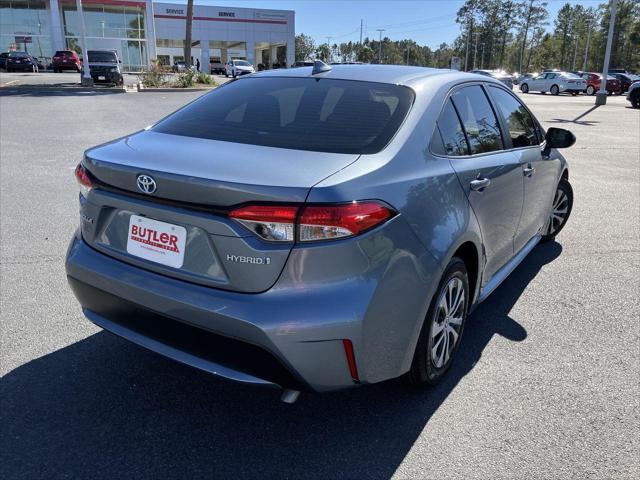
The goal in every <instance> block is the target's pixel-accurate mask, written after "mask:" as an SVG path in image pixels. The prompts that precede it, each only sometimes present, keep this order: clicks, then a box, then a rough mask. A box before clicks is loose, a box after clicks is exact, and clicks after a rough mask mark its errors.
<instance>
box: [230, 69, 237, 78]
mask: <svg viewBox="0 0 640 480" xmlns="http://www.w3.org/2000/svg"><path fill="white" fill-rule="evenodd" d="M237 75H238V74H237V73H236V71H235V70H231V76H232V77H233V78H236V76H237Z"/></svg>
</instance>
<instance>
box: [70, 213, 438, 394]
mask: <svg viewBox="0 0 640 480" xmlns="http://www.w3.org/2000/svg"><path fill="white" fill-rule="evenodd" d="M396 223H397V225H396V226H394V228H393V229H392V230H394V231H395V232H393V233H392V235H391V237H392V238H394V240H395V241H396V242H398V243H399V244H400V246H403V245H402V243H401V242H403V243H404V246H405V247H407V248H406V249H403V250H402V252H403V253H402V256H399V255H398V253H397V252H393V251H391V252H389V257H388V260H389V262H387V263H382V264H381V265H379V268H376V269H375V271H374V270H372V269H371V264H370V263H369V264H366V265H365V267H366V268H367V270H366V271H364V272H363V273H358V272H356V274H355V275H353V276H352V278H349V279H348V280H345V279H344V278H341V279H336V280H335V281H333V282H332V281H331V279H330V278H329V279H327V278H323V282H321V283H317V284H315V285H312V284H311V283H310V282H303V281H301V280H304V277H305V275H307V272H309V271H311V270H312V269H311V263H312V261H311V260H310V257H312V256H313V255H311V254H309V252H299V253H297V252H296V251H295V249H294V251H293V252H292V254H291V256H292V258H290V260H289V262H291V263H292V264H293V265H292V267H291V268H290V269H285V272H283V274H282V276H281V278H280V280H279V281H278V282H277V283H276V285H275V286H274V287H273V288H271V289H270V290H269V291H267V292H265V293H260V294H244V293H236V292H229V291H224V290H218V289H213V288H210V287H206V286H201V285H196V284H192V283H189V282H185V281H183V280H178V279H174V278H169V277H167V276H164V275H161V274H158V273H153V272H150V271H147V270H144V269H142V268H139V267H136V266H133V265H130V264H127V263H124V262H121V261H119V260H116V259H114V258H112V257H109V256H107V255H104V254H102V253H100V252H98V251H96V250H94V249H93V248H91V247H90V246H89V245H87V244H86V243H85V242H84V241H83V240H82V239H81V237H80V235H79V234H76V235H75V236H74V237H73V239H72V241H71V244H70V246H69V250H68V253H67V260H66V271H67V277H68V279H69V283H70V285H71V287H72V289H73V291H74V293H75V295H76V297H77V298H78V300H79V302H80V304H81V305H82V309H83V312H84V314H85V315H86V316H87V317H88V318H89V319H90V320H91V321H93V322H94V323H96V324H97V325H99V326H100V327H102V328H104V329H106V330H109V331H111V332H113V333H115V334H117V335H120V336H122V337H124V338H126V339H128V340H130V341H132V342H134V343H137V344H139V345H142V346H143V347H145V348H148V349H150V350H153V351H155V352H157V353H160V354H162V355H164V356H167V357H170V358H173V359H175V360H178V361H180V362H182V363H185V364H188V365H191V366H194V367H196V368H199V369H201V370H205V371H207V372H210V373H213V374H216V375H219V376H221V377H225V378H228V379H231V380H235V381H239V382H244V383H249V384H254V385H265V386H280V387H285V388H293V389H297V390H312V391H318V392H322V391H330V390H337V389H343V388H349V387H353V386H355V385H357V384H358V383H373V382H378V381H382V380H386V379H388V378H392V377H396V376H399V375H401V374H402V373H404V372H406V371H407V370H408V368H409V366H410V363H411V358H412V355H413V349H414V347H415V342H416V341H417V336H418V333H419V330H420V327H421V324H422V319H423V318H424V315H425V314H426V309H427V308H428V303H429V298H430V296H431V294H432V293H433V291H432V290H433V289H435V286H436V285H437V279H439V275H440V271H439V267H438V266H437V265H436V264H435V262H433V261H432V260H431V257H430V256H429V255H428V254H426V255H419V256H413V255H410V253H409V252H410V250H411V249H410V245H409V244H411V243H412V240H411V235H410V233H409V232H408V231H407V230H406V229H405V227H404V224H401V223H400V222H396ZM406 228H408V227H406ZM365 237H366V235H365ZM378 237H380V235H378ZM387 238H389V236H387ZM364 241H365V242H367V240H366V239H365V240H364ZM371 241H372V239H369V240H368V242H369V243H370V242H371ZM345 244H346V243H345ZM336 248H337V249H339V248H346V247H343V246H337V247H336ZM349 248H353V247H349ZM358 249H360V250H361V245H359V246H358ZM326 250H327V248H326V247H323V248H322V249H318V250H317V253H318V254H320V253H321V252H325V251H326ZM339 253H340V252H333V253H330V254H332V255H336V254H339ZM323 260H324V259H319V264H322V263H323ZM305 261H306V262H307V268H306V271H305V270H303V268H302V263H301V262H305ZM422 262H426V264H424V263H422ZM376 267H378V266H376ZM298 269H299V270H298ZM313 275H315V274H314V273H313V272H312V273H311V274H310V276H309V278H311V276H313ZM343 339H350V340H351V341H352V343H353V346H354V350H355V357H356V362H357V367H358V374H359V382H355V381H354V380H353V379H352V378H351V373H350V371H349V365H348V362H347V358H346V354H345V351H344V345H343V342H342V340H343Z"/></svg>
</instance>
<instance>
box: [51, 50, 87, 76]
mask: <svg viewBox="0 0 640 480" xmlns="http://www.w3.org/2000/svg"><path fill="white" fill-rule="evenodd" d="M51 68H52V69H53V71H54V72H56V73H57V72H62V71H63V70H75V71H76V72H79V71H80V70H82V61H81V60H80V57H79V56H78V54H77V53H76V52H74V51H73V50H58V51H57V52H56V54H55V55H54V56H53V59H52V60H51Z"/></svg>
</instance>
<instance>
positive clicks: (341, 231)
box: [229, 200, 395, 242]
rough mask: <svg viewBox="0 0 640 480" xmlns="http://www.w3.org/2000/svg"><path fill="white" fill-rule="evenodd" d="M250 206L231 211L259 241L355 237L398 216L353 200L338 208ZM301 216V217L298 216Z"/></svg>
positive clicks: (372, 202) (379, 204)
mask: <svg viewBox="0 0 640 480" xmlns="http://www.w3.org/2000/svg"><path fill="white" fill-rule="evenodd" d="M299 211H300V207H298V206H291V205H247V206H244V207H239V208H237V209H235V210H232V211H231V212H230V213H229V217H231V218H233V219H235V220H237V221H238V222H240V223H241V224H242V225H244V226H245V227H247V228H248V229H249V230H251V231H252V232H253V233H255V234H256V235H258V236H259V237H260V238H262V239H264V240H269V241H280V242H292V241H294V240H295V239H296V230H297V240H298V241H300V242H314V241H319V240H332V239H337V238H344V237H352V236H355V235H359V234H361V233H363V232H365V231H367V230H370V229H372V228H374V227H376V226H378V225H380V224H381V223H383V222H385V221H386V220H388V219H390V218H391V217H393V216H394V215H395V212H394V211H393V210H391V209H390V208H389V207H387V206H385V205H384V204H383V203H382V202H378V201H375V200H366V201H361V202H357V201H353V202H351V203H344V204H335V205H313V204H311V205H306V206H304V207H302V211H301V213H300V214H299ZM298 214H299V215H298Z"/></svg>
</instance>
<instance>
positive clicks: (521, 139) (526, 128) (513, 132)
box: [490, 87, 538, 148]
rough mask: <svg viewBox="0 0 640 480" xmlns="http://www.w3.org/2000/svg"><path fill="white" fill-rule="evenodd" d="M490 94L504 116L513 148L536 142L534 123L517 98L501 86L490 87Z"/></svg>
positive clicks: (535, 143) (528, 145) (527, 145)
mask: <svg viewBox="0 0 640 480" xmlns="http://www.w3.org/2000/svg"><path fill="white" fill-rule="evenodd" d="M490 88H491V96H492V97H493V99H494V100H495V104H496V106H497V107H498V110H499V111H500V113H501V114H502V116H503V117H504V120H505V122H506V123H507V129H508V130H509V136H510V137H511V143H512V144H513V147H514V148H521V147H530V146H532V145H537V144H538V137H537V134H536V124H535V122H534V120H533V117H532V116H531V114H530V113H529V112H528V111H527V109H526V108H524V105H522V104H521V103H520V102H519V101H518V100H517V99H515V98H514V97H513V95H510V94H509V92H505V91H504V90H502V89H501V88H497V87H490Z"/></svg>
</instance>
